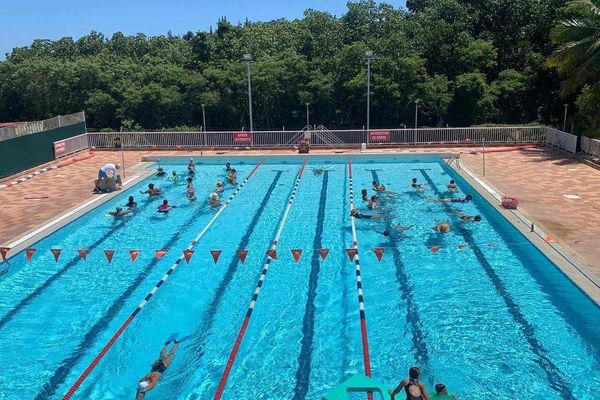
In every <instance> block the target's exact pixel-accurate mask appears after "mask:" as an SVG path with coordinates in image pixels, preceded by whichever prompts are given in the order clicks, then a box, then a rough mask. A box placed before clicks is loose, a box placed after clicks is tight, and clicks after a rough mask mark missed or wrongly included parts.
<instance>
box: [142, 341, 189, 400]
mask: <svg viewBox="0 0 600 400" xmlns="http://www.w3.org/2000/svg"><path fill="white" fill-rule="evenodd" d="M170 343H171V340H169V341H167V342H166V343H165V345H164V346H163V348H162V349H161V350H160V356H159V358H158V360H156V361H155V362H154V363H153V364H152V368H151V370H150V373H149V374H147V375H146V376H144V377H143V378H142V379H140V381H139V383H138V391H137V394H136V396H135V400H142V399H143V398H144V397H145V396H146V393H148V392H149V391H151V390H152V389H154V388H155V387H156V385H157V384H158V380H159V379H160V378H161V376H162V374H164V372H165V371H166V370H167V368H169V365H171V363H172V362H173V357H174V356H175V352H176V351H177V347H179V341H177V340H173V343H175V344H174V345H173V347H172V348H171V351H169V352H168V353H167V347H168V346H169V344H170Z"/></svg>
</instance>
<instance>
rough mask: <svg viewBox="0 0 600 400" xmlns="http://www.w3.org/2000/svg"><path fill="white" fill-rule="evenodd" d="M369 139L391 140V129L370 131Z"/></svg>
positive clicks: (376, 140)
mask: <svg viewBox="0 0 600 400" xmlns="http://www.w3.org/2000/svg"><path fill="white" fill-rule="evenodd" d="M369 141H371V142H389V141H390V131H370V132H369Z"/></svg>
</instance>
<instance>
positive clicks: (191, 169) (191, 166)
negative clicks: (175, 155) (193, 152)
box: [187, 158, 196, 175]
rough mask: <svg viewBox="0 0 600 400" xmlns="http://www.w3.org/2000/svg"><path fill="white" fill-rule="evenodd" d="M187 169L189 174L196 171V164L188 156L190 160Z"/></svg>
mask: <svg viewBox="0 0 600 400" xmlns="http://www.w3.org/2000/svg"><path fill="white" fill-rule="evenodd" d="M187 170H188V174H189V175H194V174H195V173H196V164H194V159H193V158H190V162H189V163H188V166H187Z"/></svg>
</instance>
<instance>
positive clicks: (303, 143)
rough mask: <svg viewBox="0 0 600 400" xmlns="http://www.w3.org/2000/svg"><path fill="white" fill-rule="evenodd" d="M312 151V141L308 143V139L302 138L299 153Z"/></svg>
mask: <svg viewBox="0 0 600 400" xmlns="http://www.w3.org/2000/svg"><path fill="white" fill-rule="evenodd" d="M309 151H310V143H308V140H307V139H306V138H305V139H302V140H301V141H300V143H298V154H308V152H309Z"/></svg>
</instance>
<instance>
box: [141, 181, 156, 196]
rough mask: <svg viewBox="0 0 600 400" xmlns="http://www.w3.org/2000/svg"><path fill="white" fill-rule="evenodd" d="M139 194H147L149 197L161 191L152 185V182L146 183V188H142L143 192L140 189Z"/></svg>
mask: <svg viewBox="0 0 600 400" xmlns="http://www.w3.org/2000/svg"><path fill="white" fill-rule="evenodd" d="M140 193H141V194H148V196H149V197H152V196H158V195H159V194H160V193H161V190H160V189H159V188H157V187H155V186H154V183H149V184H148V190H144V191H143V192H142V191H141V190H140Z"/></svg>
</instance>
